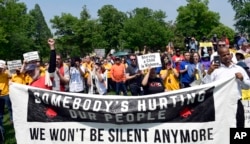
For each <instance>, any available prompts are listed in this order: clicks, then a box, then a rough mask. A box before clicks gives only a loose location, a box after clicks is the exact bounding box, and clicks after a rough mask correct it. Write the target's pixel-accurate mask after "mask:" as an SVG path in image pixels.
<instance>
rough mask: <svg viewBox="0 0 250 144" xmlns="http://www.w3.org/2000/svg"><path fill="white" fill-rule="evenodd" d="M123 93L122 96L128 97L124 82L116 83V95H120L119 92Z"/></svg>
mask: <svg viewBox="0 0 250 144" xmlns="http://www.w3.org/2000/svg"><path fill="white" fill-rule="evenodd" d="M121 91H122V92H123V95H125V96H126V95H128V94H127V89H126V85H125V83H124V82H116V95H120V92H121Z"/></svg>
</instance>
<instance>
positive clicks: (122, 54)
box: [113, 51, 129, 57]
mask: <svg viewBox="0 0 250 144" xmlns="http://www.w3.org/2000/svg"><path fill="white" fill-rule="evenodd" d="M126 55H129V52H125V51H118V52H116V53H114V54H113V56H118V57H119V56H126Z"/></svg>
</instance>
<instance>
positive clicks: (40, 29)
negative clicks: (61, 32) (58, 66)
mask: <svg viewBox="0 0 250 144" xmlns="http://www.w3.org/2000/svg"><path fill="white" fill-rule="evenodd" d="M29 14H30V16H31V17H32V18H31V21H30V24H31V26H30V30H29V32H30V34H29V37H31V38H32V39H33V40H34V43H35V45H34V48H35V49H36V50H38V51H39V52H40V56H41V57H45V56H48V52H49V49H48V48H47V47H48V44H47V39H48V38H50V37H52V34H51V31H50V29H49V27H48V25H47V23H46V21H45V19H44V16H43V13H42V11H41V9H40V6H39V5H38V4H36V5H35V8H34V9H33V10H31V11H30V12H29Z"/></svg>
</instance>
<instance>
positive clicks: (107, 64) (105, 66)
mask: <svg viewBox="0 0 250 144" xmlns="http://www.w3.org/2000/svg"><path fill="white" fill-rule="evenodd" d="M103 66H104V68H105V69H106V70H107V78H111V75H110V69H111V67H112V64H111V63H106V64H103Z"/></svg>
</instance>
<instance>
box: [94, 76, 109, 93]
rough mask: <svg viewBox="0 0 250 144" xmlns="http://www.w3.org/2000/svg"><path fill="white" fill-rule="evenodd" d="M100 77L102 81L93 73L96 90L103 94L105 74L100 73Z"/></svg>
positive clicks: (105, 88) (105, 90)
mask: <svg viewBox="0 0 250 144" xmlns="http://www.w3.org/2000/svg"><path fill="white" fill-rule="evenodd" d="M101 77H102V79H103V81H102V82H100V81H99V80H98V77H97V75H95V84H96V88H97V91H98V92H99V94H100V95H103V94H105V93H107V87H106V84H105V79H106V76H105V75H104V74H101Z"/></svg>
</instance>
